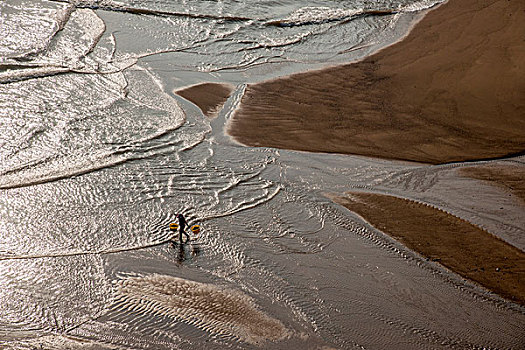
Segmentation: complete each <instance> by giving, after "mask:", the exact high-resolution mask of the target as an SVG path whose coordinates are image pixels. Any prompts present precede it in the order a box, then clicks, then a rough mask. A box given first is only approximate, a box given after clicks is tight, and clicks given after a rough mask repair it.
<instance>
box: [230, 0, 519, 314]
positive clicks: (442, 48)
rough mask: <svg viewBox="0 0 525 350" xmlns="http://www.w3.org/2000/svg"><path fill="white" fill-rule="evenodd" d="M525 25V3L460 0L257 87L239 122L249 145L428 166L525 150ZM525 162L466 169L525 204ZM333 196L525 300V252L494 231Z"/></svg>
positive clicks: (408, 206) (396, 202) (233, 131)
mask: <svg viewBox="0 0 525 350" xmlns="http://www.w3.org/2000/svg"><path fill="white" fill-rule="evenodd" d="M524 31H525V6H524V4H523V2H520V1H499V0H493V1H479V0H467V1H455V0H451V1H449V2H447V3H445V4H443V5H440V6H439V7H438V8H436V9H434V10H431V11H430V12H429V13H428V14H427V15H426V17H424V19H423V20H421V21H420V22H419V23H418V24H417V25H416V26H415V27H414V29H413V30H412V31H411V32H410V33H409V34H408V35H407V36H406V38H404V39H403V40H402V41H401V42H398V43H396V44H394V45H392V46H390V47H387V48H385V49H383V50H382V51H380V52H378V53H376V54H374V55H372V56H370V57H368V58H366V59H364V60H363V61H360V62H357V63H352V64H348V65H343V66H336V67H331V68H327V69H322V70H317V71H311V72H306V73H300V74H296V75H292V76H288V77H285V78H281V79H275V80H270V81H267V82H263V83H259V84H253V85H249V86H248V87H247V88H246V92H245V94H244V96H243V98H242V101H241V104H240V107H239V108H238V110H237V111H236V113H235V115H234V117H233V119H232V121H231V122H230V123H229V125H228V132H229V134H230V135H231V136H232V137H233V138H234V139H235V140H237V141H238V142H240V143H242V144H246V145H250V146H267V147H268V146H269V147H277V148H286V149H292V150H300V151H310V152H327V153H343V154H353V155H363V156H368V157H378V158H384V159H392V160H403V161H412V162H420V163H427V164H443V163H451V162H465V161H476V160H484V159H485V160H489V159H497V158H506V157H512V156H516V155H520V154H523V151H524V150H525V45H524V44H523V38H522V37H521V35H522V33H523V32H524ZM523 169H524V167H523V165H520V164H515V165H514V166H499V167H494V166H493V167H491V166H490V165H488V166H478V167H467V168H463V169H461V171H459V173H460V174H461V175H462V176H467V177H471V178H475V179H478V180H482V181H486V182H488V183H491V184H493V185H496V186H498V187H499V188H500V189H501V190H502V191H507V193H509V192H510V194H512V195H514V196H516V197H518V198H519V199H520V200H521V201H522V203H523V171H524V170H523ZM331 198H333V199H334V200H335V201H336V202H337V203H339V204H342V205H343V206H345V207H346V208H348V209H349V210H351V211H354V212H356V213H358V214H359V215H361V216H362V217H363V218H364V219H365V220H367V221H368V222H370V223H371V224H372V225H373V226H375V227H376V228H378V229H380V230H381V231H383V232H385V233H387V234H389V235H391V236H392V237H394V238H395V239H397V240H399V241H400V242H402V243H403V244H405V245H406V246H408V247H409V248H410V249H413V250H414V251H416V252H418V253H420V254H422V255H423V256H425V257H427V258H428V259H431V260H434V261H437V262H439V263H440V264H442V265H444V266H446V267H447V268H449V269H451V270H452V271H454V272H456V273H458V274H460V275H461V276H463V277H465V278H468V279H470V280H473V281H475V282H476V283H479V284H481V285H483V286H484V287H485V288H488V289H490V290H492V291H495V292H496V293H499V294H500V295H502V296H503V297H505V298H508V299H510V300H514V301H515V302H518V303H520V304H522V305H523V304H524V301H525V297H524V290H523V288H522V287H520V286H522V285H523V281H522V280H523V278H524V277H523V276H524V274H525V259H524V253H523V252H522V251H521V250H519V249H517V248H515V247H512V246H511V245H509V244H506V243H504V242H503V241H501V240H499V239H498V238H496V237H495V236H493V235H492V234H490V233H488V232H486V231H484V230H482V229H480V228H477V227H475V226H473V225H472V224H470V223H468V222H467V221H465V220H462V219H460V218H457V217H454V216H452V215H448V214H446V213H444V212H442V211H439V210H436V209H433V208H432V207H430V206H425V204H422V203H416V202H411V201H410V200H408V199H400V198H396V197H390V196H385V195H378V194H370V193H368V194H367V193H351V194H345V195H341V196H332V197H331ZM429 227H430V229H429ZM483 242H484V243H483ZM520 278H521V280H520Z"/></svg>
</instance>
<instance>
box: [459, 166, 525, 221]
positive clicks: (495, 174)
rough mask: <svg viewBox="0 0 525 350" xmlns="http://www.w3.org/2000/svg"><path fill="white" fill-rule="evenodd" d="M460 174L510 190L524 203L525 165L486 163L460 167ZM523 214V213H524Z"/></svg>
mask: <svg viewBox="0 0 525 350" xmlns="http://www.w3.org/2000/svg"><path fill="white" fill-rule="evenodd" d="M460 174H462V175H464V176H468V177H471V178H474V179H478V180H483V181H487V182H488V183H490V184H491V185H494V186H498V187H500V188H503V189H504V190H505V191H508V192H511V193H512V194H514V195H515V196H516V197H518V198H519V199H520V200H521V201H522V203H523V204H525V166H522V165H486V166H476V167H469V168H461V169H460ZM524 215H525V214H524Z"/></svg>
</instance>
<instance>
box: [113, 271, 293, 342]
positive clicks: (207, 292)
mask: <svg viewBox="0 0 525 350" xmlns="http://www.w3.org/2000/svg"><path fill="white" fill-rule="evenodd" d="M117 293H118V295H119V300H118V302H119V304H120V307H122V308H126V309H128V310H133V311H137V312H142V313H144V312H146V313H152V314H155V315H158V316H167V317H172V318H175V319H177V320H182V321H184V322H186V323H189V324H191V325H193V326H195V327H197V328H200V329H202V330H205V331H207V332H210V333H212V334H214V335H221V336H227V337H228V336H231V337H234V338H237V339H239V340H241V341H245V342H249V343H252V344H256V343H260V342H263V341H266V340H280V339H283V338H285V337H286V336H287V335H288V331H287V330H286V328H285V327H284V325H283V324H282V323H281V322H280V321H279V320H276V319H273V318H271V317H269V316H268V315H266V314H265V313H263V312H262V311H260V310H259V309H258V308H257V306H256V304H255V303H254V301H253V300H252V298H250V297H249V296H247V295H245V294H243V293H241V292H240V291H237V290H233V289H228V290H226V289H223V288H219V287H217V286H214V285H211V284H205V283H199V282H194V281H190V280H185V279H182V278H177V277H172V276H165V275H157V274H154V275H149V276H140V277H128V278H125V279H123V280H120V281H118V282H117Z"/></svg>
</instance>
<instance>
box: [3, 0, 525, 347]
mask: <svg viewBox="0 0 525 350" xmlns="http://www.w3.org/2000/svg"><path fill="white" fill-rule="evenodd" d="M433 5H434V2H432V1H419V2H417V1H410V0H403V1H397V2H393V1H388V0H385V1H377V2H373V3H372V2H364V1H356V0H353V1H337V2H334V1H311V2H309V3H308V5H305V4H304V2H299V1H286V0H281V1H167V0H164V1H128V2H123V1H122V2H117V1H78V2H76V5H71V4H69V3H67V2H61V1H35V0H31V1H29V0H28V1H16V0H8V1H3V2H2V3H1V4H0V83H1V84H0V128H1V131H0V286H1V288H0V301H1V303H0V345H1V347H3V348H7V349H33V348H35V347H36V348H40V347H42V348H45V349H76V348H79V349H80V348H90V349H91V348H93V349H105V348H107V349H113V348H119V349H120V348H122V349H223V348H234V349H236V348H243V349H244V348H265V349H283V348H294V349H321V348H324V349H330V348H341V349H391V348H399V349H441V348H443V349H465V348H469V349H481V348H514V349H518V348H520V347H521V346H523V344H524V337H523V328H524V325H525V313H524V311H523V309H521V308H519V307H518V306H516V305H513V304H509V303H507V302H504V301H503V300H501V299H499V298H498V297H496V296H494V295H492V294H490V293H488V292H486V291H484V290H481V289H480V288H478V287H476V286H474V285H473V284H471V283H469V282H467V281H464V280H462V279H461V278H459V277H457V276H456V275H454V274H452V273H450V272H449V271H445V270H444V269H442V268H440V267H439V265H437V264H435V263H433V262H428V261H425V260H422V259H421V258H420V257H419V256H417V255H416V254H414V253H411V252H410V251H408V250H406V249H405V248H404V247H402V246H401V245H399V244H397V243H396V242H395V241H392V240H391V239H390V238H388V237H387V236H385V235H384V234H382V233H381V232H379V231H377V230H375V229H374V228H372V227H370V226H369V225H368V224H367V223H366V222H364V221H363V220H362V219H361V218H359V217H358V216H356V215H353V214H352V213H350V212H348V211H346V210H345V209H344V208H341V207H339V206H337V205H335V204H333V203H332V202H331V201H329V200H328V199H327V198H326V197H325V196H324V194H325V193H328V192H330V193H342V192H344V191H346V190H350V189H354V190H355V189H357V190H359V189H364V190H371V191H376V192H379V193H389V194H395V195H398V196H404V197H407V198H412V199H415V200H419V201H423V202H426V203H429V204H431V205H433V206H435V207H438V208H442V209H445V210H447V211H448V212H450V213H453V214H454V215H458V216H460V217H463V218H465V219H468V220H470V221H471V222H473V223H475V224H478V225H480V226H482V227H484V228H486V229H487V230H489V231H491V232H495V233H497V234H499V235H501V237H502V238H504V239H506V240H508V241H510V242H512V243H513V244H515V245H517V246H519V247H520V248H522V249H523V248H524V247H525V241H524V239H523V237H525V236H524V232H523V227H524V226H525V225H524V222H523V218H522V217H521V214H522V213H520V212H519V209H516V206H515V205H514V203H513V202H512V200H511V199H508V198H503V197H502V196H501V195H500V194H499V192H498V191H497V190H495V189H491V188H489V187H486V188H480V187H479V186H480V185H478V184H477V183H476V182H474V181H472V180H467V179H461V178H458V177H457V176H456V175H455V169H456V167H458V166H460V165H450V166H435V167H425V166H419V165H414V164H408V163H396V162H389V161H381V160H373V159H366V158H361V157H350V156H339V155H327V154H308V153H301V152H290V151H285V150H276V149H269V148H247V147H242V146H239V145H237V144H235V143H233V142H231V140H229V139H228V137H226V136H225V135H224V132H223V127H224V125H225V123H226V122H227V121H228V119H229V118H230V116H231V113H232V111H233V110H234V109H235V107H236V106H237V104H238V101H239V98H240V96H241V95H242V92H243V90H244V87H245V85H246V83H249V82H255V81H260V80H263V79H268V78H272V77H275V76H279V75H285V74H289V73H290V72H295V71H299V70H304V69H307V68H318V67H320V66H322V65H327V64H337V63H341V62H348V61H351V60H356V59H359V58H361V57H364V56H366V55H367V54H369V53H370V52H373V51H374V50H377V49H378V48H380V47H382V46H384V45H386V44H388V43H390V42H392V41H395V40H396V39H399V38H400V37H402V36H403V35H404V34H405V33H406V31H407V30H408V28H409V27H410V25H411V24H413V23H414V21H415V20H417V19H419V18H420V16H421V11H422V10H424V9H426V8H429V7H431V6H433ZM375 11H382V13H381V14H377V13H375ZM385 11H390V12H391V13H390V14H385V13H384V12H385ZM203 81H215V82H228V83H230V84H233V85H234V86H236V90H235V92H234V93H233V95H232V97H231V98H230V100H229V101H228V102H227V103H226V105H225V107H224V109H223V110H222V111H221V112H220V113H219V117H218V118H217V119H215V120H212V121H209V120H208V119H207V118H205V117H204V116H203V115H202V113H201V112H200V111H199V110H198V109H197V108H196V107H195V106H194V105H192V104H191V103H189V102H187V101H184V100H182V99H181V98H179V97H177V96H176V95H174V94H173V90H174V89H176V88H179V87H183V86H187V85H192V84H195V83H198V82H203ZM511 161H513V162H522V160H521V159H519V158H517V159H514V160H511ZM474 189H475V191H474ZM480 193H483V195H484V198H485V200H484V201H483V202H481V201H477V199H478V196H479V195H480ZM491 205H497V206H498V208H499V207H501V208H505V209H506V210H505V211H504V212H505V214H504V215H501V214H500V213H501V212H498V213H492V212H491V211H490V210H487V208H486V207H484V206H487V207H489V206H491ZM178 212H184V213H185V214H186V215H187V216H188V217H189V219H190V222H193V223H199V224H201V226H202V232H201V233H200V234H199V236H198V239H196V240H195V241H194V242H192V243H190V244H187V245H185V246H183V247H181V246H179V245H175V244H172V243H170V242H169V240H170V238H171V236H172V233H171V232H170V231H169V228H168V225H169V223H170V222H171V221H173V220H174V215H175V213H178ZM480 213H482V214H480Z"/></svg>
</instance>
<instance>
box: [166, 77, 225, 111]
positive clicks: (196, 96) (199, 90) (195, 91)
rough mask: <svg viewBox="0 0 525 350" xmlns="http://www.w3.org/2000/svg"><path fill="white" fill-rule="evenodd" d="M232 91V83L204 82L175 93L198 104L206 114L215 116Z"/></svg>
mask: <svg viewBox="0 0 525 350" xmlns="http://www.w3.org/2000/svg"><path fill="white" fill-rule="evenodd" d="M232 91H233V86H231V85H227V84H216V83H203V84H198V85H194V86H190V87H188V88H185V89H181V90H177V91H175V93H176V94H177V95H179V96H181V97H183V98H185V99H186V100H188V101H190V102H192V103H194V104H195V105H197V107H199V108H200V109H201V111H202V113H204V115H206V116H208V117H209V118H215V117H216V116H217V113H218V112H219V111H220V109H221V108H222V106H223V105H224V103H225V102H226V100H227V99H228V97H230V94H231V93H232Z"/></svg>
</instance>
